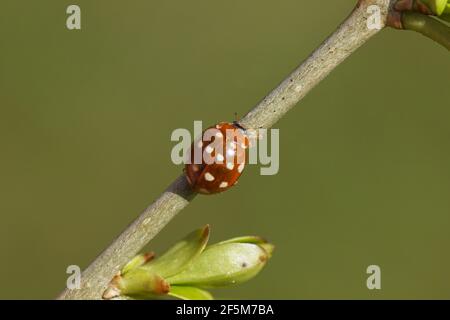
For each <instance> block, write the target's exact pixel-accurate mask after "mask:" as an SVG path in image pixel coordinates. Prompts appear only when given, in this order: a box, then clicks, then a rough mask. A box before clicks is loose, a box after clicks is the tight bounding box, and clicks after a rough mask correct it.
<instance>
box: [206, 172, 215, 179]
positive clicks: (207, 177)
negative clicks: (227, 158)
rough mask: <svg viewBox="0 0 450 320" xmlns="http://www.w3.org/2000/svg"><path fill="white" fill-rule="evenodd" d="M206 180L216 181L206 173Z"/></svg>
mask: <svg viewBox="0 0 450 320" xmlns="http://www.w3.org/2000/svg"><path fill="white" fill-rule="evenodd" d="M205 180H206V181H214V176H213V175H212V174H211V173H209V172H207V173H205Z"/></svg>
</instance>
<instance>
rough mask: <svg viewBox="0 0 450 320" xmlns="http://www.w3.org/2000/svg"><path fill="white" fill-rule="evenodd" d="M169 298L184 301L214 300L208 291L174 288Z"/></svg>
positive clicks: (182, 287) (171, 288) (193, 288)
mask: <svg viewBox="0 0 450 320" xmlns="http://www.w3.org/2000/svg"><path fill="white" fill-rule="evenodd" d="M168 295H169V296H171V297H174V298H178V299H183V300H212V299H213V296H212V295H211V293H209V292H208V291H206V290H202V289H199V288H196V287H186V286H172V287H170V292H169V293H168Z"/></svg>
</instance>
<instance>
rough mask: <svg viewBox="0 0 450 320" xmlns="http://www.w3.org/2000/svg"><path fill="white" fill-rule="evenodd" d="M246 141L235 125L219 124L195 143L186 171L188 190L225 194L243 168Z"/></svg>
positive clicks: (208, 130) (205, 132)
mask: <svg viewBox="0 0 450 320" xmlns="http://www.w3.org/2000/svg"><path fill="white" fill-rule="evenodd" d="M248 147H249V138H248V136H247V134H246V132H245V129H244V128H242V127H241V126H239V124H237V123H236V122H234V123H230V122H220V123H218V124H216V125H215V126H212V127H209V128H207V129H206V130H205V131H204V132H203V133H202V136H201V137H200V138H198V139H197V140H195V141H194V142H193V143H192V145H191V149H190V152H189V159H188V161H187V164H186V167H185V173H186V179H187V181H188V182H189V185H190V186H191V188H192V189H193V190H194V191H196V192H198V193H201V194H214V193H219V192H223V191H225V190H228V189H229V188H231V187H232V186H233V185H235V184H236V183H237V180H238V179H239V177H240V175H241V173H242V171H243V170H244V167H245V160H246V151H245V150H246V149H247V148H248Z"/></svg>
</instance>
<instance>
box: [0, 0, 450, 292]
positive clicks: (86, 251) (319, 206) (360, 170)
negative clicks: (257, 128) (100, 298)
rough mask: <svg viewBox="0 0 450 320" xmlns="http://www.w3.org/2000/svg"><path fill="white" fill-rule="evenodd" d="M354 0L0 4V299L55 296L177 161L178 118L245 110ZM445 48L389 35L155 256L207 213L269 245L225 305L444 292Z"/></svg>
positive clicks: (449, 187) (318, 92)
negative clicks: (269, 255) (75, 19)
mask: <svg viewBox="0 0 450 320" xmlns="http://www.w3.org/2000/svg"><path fill="white" fill-rule="evenodd" d="M355 2H356V0H347V1H333V4H332V5H329V6H328V7H325V6H324V5H323V3H322V2H321V1H306V0H282V1H278V2H275V1H268V0H245V1H242V0H227V1H209V0H196V1H181V0H170V1H155V0H140V1H136V0H135V1H106V0H96V1H87V0H77V1H61V0H58V1H56V0H52V1H49V0H45V1H23V0H20V1H19V0H3V1H2V2H1V10H0V39H1V51H0V213H1V220H0V252H1V258H0V273H1V274H2V284H1V286H0V298H26V299H31V298H42V299H51V298H54V297H55V296H56V295H57V294H58V293H59V292H60V291H61V290H62V289H63V288H64V286H65V281H66V278H67V275H66V273H65V271H66V267H67V266H68V265H69V264H77V265H79V266H81V267H82V268H84V267H85V266H87V265H88V264H89V262H90V261H91V260H92V259H93V258H95V256H96V255H97V254H98V253H99V252H100V251H102V250H103V249H104V248H105V247H106V246H107V245H108V244H109V243H110V242H111V240H112V239H113V238H114V237H115V236H116V235H118V234H119V233H120V232H121V231H122V230H123V229H124V228H125V226H126V225H128V223H130V222H131V221H132V220H133V219H134V218H135V217H136V216H137V215H138V214H139V213H140V212H141V211H142V210H143V209H144V208H145V207H146V206H147V205H148V204H150V203H151V202H152V201H153V200H154V199H155V198H156V197H157V196H158V195H159V194H160V193H161V191H162V190H163V189H164V188H165V187H166V186H167V185H168V184H169V183H170V182H171V181H172V180H173V179H174V178H175V177H177V176H178V175H179V174H180V173H181V170H182V167H180V166H175V165H173V164H172V163H171V160H170V151H171V148H172V146H173V145H174V143H172V142H171V141H170V134H171V132H172V130H174V129H175V128H180V127H184V128H189V129H191V128H192V125H193V121H194V120H203V121H204V124H205V125H208V124H213V123H215V122H218V121H222V120H233V118H234V113H235V112H237V113H238V114H239V115H241V116H242V115H244V114H245V113H246V112H247V111H248V110H249V109H250V108H251V107H253V106H254V105H255V104H256V103H257V102H258V101H259V100H260V99H261V98H263V96H264V95H265V94H267V93H268V92H269V91H270V90H271V89H272V88H273V87H275V86H276V85H277V84H278V83H279V82H280V81H281V80H282V79H283V78H284V77H285V76H286V75H287V74H288V73H289V72H290V71H291V70H292V69H293V68H295V67H296V66H297V65H298V64H299V63H300V62H301V61H302V60H303V59H305V58H306V57H307V56H308V55H309V54H310V53H311V51H312V50H313V49H314V48H315V47H317V46H318V45H319V44H320V43H321V42H322V41H323V40H324V38H325V37H326V36H327V35H328V34H330V33H331V32H332V31H333V30H334V29H335V27H336V26H337V25H338V24H339V23H340V21H342V20H343V19H344V18H345V17H346V16H347V14H348V13H349V12H350V10H351V9H352V7H353V5H354V4H355ZM73 3H76V4H78V5H80V7H81V10H82V30H81V31H69V30H67V29H66V26H65V21H66V17H67V15H66V13H65V11H66V8H67V6H68V5H69V4H73ZM448 56H449V55H448V52H447V51H446V50H445V49H443V48H441V47H440V46H438V45H437V44H435V43H433V42H431V41H430V40H428V39H426V38H424V37H422V36H420V35H418V34H414V33H410V32H399V31H394V30H385V31H383V32H382V33H381V34H379V35H377V36H376V37H375V38H374V39H372V40H370V41H369V42H368V43H367V44H366V45H365V46H364V47H362V48H361V49H360V50H358V51H357V52H356V53H355V54H354V55H353V56H351V57H350V58H349V59H348V60H347V61H346V62H345V63H343V64H342V65H341V66H339V67H338V68H337V70H335V71H334V72H333V73H332V74H331V75H330V76H329V77H328V78H327V79H326V80H325V81H323V82H322V83H321V84H320V85H319V86H318V87H317V88H315V89H314V90H313V91H312V92H311V93H310V94H309V95H308V96H307V97H306V98H305V99H304V100H303V101H302V102H301V103H300V104H299V105H298V106H297V107H296V108H294V109H293V110H292V111H290V113H288V115H287V116H286V117H285V118H284V119H283V120H282V121H280V122H279V123H277V128H279V129H280V139H281V146H280V161H281V163H280V172H279V174H277V175H275V176H260V175H259V168H258V167H257V166H252V167H248V168H247V169H246V172H245V174H244V175H243V176H242V178H241V180H240V183H239V186H238V187H236V188H234V189H232V190H230V191H229V192H226V193H224V194H221V195H216V196H209V197H208V196H198V197H197V198H196V199H195V200H194V201H193V202H192V204H191V205H190V206H189V207H188V208H187V209H186V210H184V211H182V212H181V213H180V214H179V215H178V216H177V217H176V218H175V219H174V220H173V221H172V222H171V223H170V224H169V225H168V226H167V228H165V229H164V230H163V232H161V233H160V234H159V235H158V237H157V238H156V239H155V240H154V241H153V242H152V243H151V245H150V247H151V249H152V250H155V251H156V252H162V251H163V250H164V249H166V248H167V247H168V246H170V245H171V244H172V243H173V242H174V241H176V240H177V239H178V238H180V237H182V236H184V235H185V234H186V233H188V232H190V231H191V230H193V229H195V228H197V227H199V226H201V225H204V224H206V223H209V224H211V225H212V240H211V241H212V242H214V241H218V240H223V239H226V238H230V237H233V236H238V235H246V234H257V235H261V236H264V237H266V238H268V239H270V240H271V241H272V242H273V243H275V245H276V247H277V248H276V252H275V254H274V257H273V259H272V260H271V261H270V263H269V264H268V265H267V267H266V268H265V269H264V270H263V272H262V273H261V274H260V275H259V276H258V277H257V278H255V279H254V280H252V281H250V282H248V283H246V284H244V285H242V286H240V287H236V288H234V289H223V290H219V291H214V294H215V296H216V297H217V298H238V299H253V298H255V299H259V298H264V299H270V298H275V299H282V298H287V299H310V298H323V299H329V298H343V299H347V298H359V299H379V298H386V299H391V298H406V299H409V298H447V299H448V298H450V272H449V270H450V250H449V245H450V232H449V229H450V148H449V140H450V125H449V119H450V108H449V107H450V105H449V99H448V90H449V87H448V83H449V74H450V72H449V71H450V61H449V58H448ZM371 264H376V265H379V266H380V267H381V270H382V289H381V290H374V291H370V290H368V289H367V287H366V278H367V275H366V268H367V266H369V265H371Z"/></svg>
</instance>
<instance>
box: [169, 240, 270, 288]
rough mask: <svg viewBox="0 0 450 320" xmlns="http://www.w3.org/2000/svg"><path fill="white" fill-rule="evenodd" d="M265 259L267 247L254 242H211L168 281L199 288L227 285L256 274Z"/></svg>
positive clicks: (267, 255)
mask: <svg viewBox="0 0 450 320" xmlns="http://www.w3.org/2000/svg"><path fill="white" fill-rule="evenodd" d="M268 259H269V254H268V253H267V251H266V250H265V249H263V248H262V247H261V246H259V245H256V244H253V243H224V244H218V245H213V246H211V247H209V248H206V250H205V251H203V253H202V254H201V255H200V256H199V257H198V258H196V259H195V260H194V261H192V262H191V263H190V264H189V266H188V267H187V268H186V269H184V270H183V271H182V272H180V273H178V274H176V275H174V276H173V277H170V278H168V279H167V281H168V282H169V283H170V284H171V285H190V286H196V287H202V288H216V287H224V286H229V285H233V284H238V283H242V282H245V281H247V280H249V279H251V278H253V277H254V276H256V275H257V274H258V272H259V271H260V270H261V269H262V268H263V267H264V265H265V264H266V262H267V260H268Z"/></svg>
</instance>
